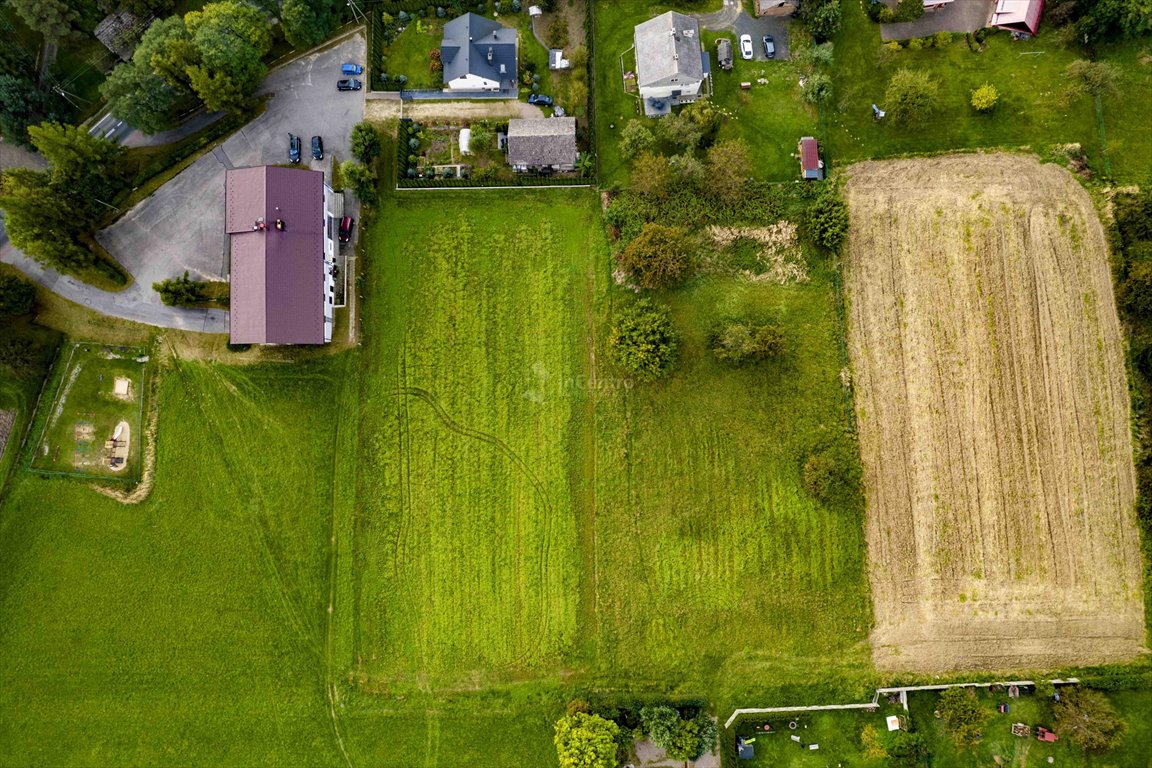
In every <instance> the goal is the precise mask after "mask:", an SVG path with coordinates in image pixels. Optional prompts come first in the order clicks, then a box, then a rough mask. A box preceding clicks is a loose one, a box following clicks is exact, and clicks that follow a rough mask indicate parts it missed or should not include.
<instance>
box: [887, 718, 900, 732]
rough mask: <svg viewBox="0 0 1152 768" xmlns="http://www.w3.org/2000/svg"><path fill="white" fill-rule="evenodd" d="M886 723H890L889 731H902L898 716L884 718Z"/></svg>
mask: <svg viewBox="0 0 1152 768" xmlns="http://www.w3.org/2000/svg"><path fill="white" fill-rule="evenodd" d="M884 722H886V723H888V730H890V731H898V730H900V718H899V717H898V716H897V715H888V717H886V718H884Z"/></svg>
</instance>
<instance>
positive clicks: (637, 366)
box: [608, 299, 680, 381]
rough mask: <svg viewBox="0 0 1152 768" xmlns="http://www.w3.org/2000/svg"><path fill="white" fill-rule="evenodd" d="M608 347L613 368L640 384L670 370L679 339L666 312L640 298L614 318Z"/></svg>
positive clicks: (677, 349)
mask: <svg viewBox="0 0 1152 768" xmlns="http://www.w3.org/2000/svg"><path fill="white" fill-rule="evenodd" d="M608 347H609V348H610V349H611V350H612V356H613V358H614V359H615V360H616V363H617V365H619V366H620V367H621V368H623V369H624V370H626V371H628V372H629V373H631V374H633V375H634V376H636V378H638V379H640V380H641V381H653V380H655V379H659V378H661V377H662V376H664V375H666V374H667V373H668V372H669V371H670V370H671V369H672V365H673V364H674V363H675V362H676V355H677V352H678V351H679V348H680V339H679V336H678V335H677V334H676V331H675V329H674V328H673V327H672V319H671V318H670V317H669V316H668V310H666V309H664V308H663V307H660V306H657V305H656V304H654V303H653V302H651V301H649V300H648V299H640V300H639V301H637V302H635V303H633V304H631V305H630V306H628V307H626V308H625V309H624V310H622V311H621V312H620V313H619V314H618V315H617V316H616V318H615V319H614V321H613V323H612V330H611V332H610V333H609V335H608Z"/></svg>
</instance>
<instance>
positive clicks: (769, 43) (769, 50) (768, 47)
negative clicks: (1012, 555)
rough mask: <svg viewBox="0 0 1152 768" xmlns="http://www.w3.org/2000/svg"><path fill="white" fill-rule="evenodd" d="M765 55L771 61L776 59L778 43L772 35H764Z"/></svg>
mask: <svg viewBox="0 0 1152 768" xmlns="http://www.w3.org/2000/svg"><path fill="white" fill-rule="evenodd" d="M764 55H765V56H767V57H768V58H770V59H774V58H776V41H775V40H773V39H772V35H764Z"/></svg>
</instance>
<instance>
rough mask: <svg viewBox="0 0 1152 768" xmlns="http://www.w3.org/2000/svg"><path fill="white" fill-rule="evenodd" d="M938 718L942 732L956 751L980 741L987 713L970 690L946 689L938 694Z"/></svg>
mask: <svg viewBox="0 0 1152 768" xmlns="http://www.w3.org/2000/svg"><path fill="white" fill-rule="evenodd" d="M939 710H940V717H941V719H942V720H943V723H944V730H945V732H947V734H948V736H949V737H951V739H952V742H953V743H954V744H955V745H956V747H957V748H958V749H962V750H963V749H968V748H970V747H972V746H973V745H975V744H976V742H977V741H978V740H979V739H980V728H981V726H983V725H984V721H985V720H987V718H988V712H987V711H986V710H985V709H984V708H983V707H982V706H981V705H980V702H979V701H978V700H977V699H976V693H975V692H974V691H973V690H972V689H971V688H948V689H946V690H945V691H943V692H942V693H941V694H940V706H939Z"/></svg>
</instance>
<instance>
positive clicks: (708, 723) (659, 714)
mask: <svg viewBox="0 0 1152 768" xmlns="http://www.w3.org/2000/svg"><path fill="white" fill-rule="evenodd" d="M640 722H641V724H642V726H643V728H644V731H645V733H647V734H648V738H650V739H651V740H652V743H653V744H655V745H656V746H658V747H660V748H661V749H663V750H664V751H665V752H666V753H667V755H668V757H670V758H671V759H673V760H695V759H697V758H698V757H700V756H701V755H703V754H704V753H705V752H711V751H712V749H713V747H715V746H716V735H717V732H716V724H715V723H714V722H712V718H710V717H708V715H707V713H704V712H700V713H699V714H698V715H696V717H694V718H692V719H691V720H684V719H682V718H681V717H680V713H679V712H677V711H676V710H675V709H673V708H672V707H669V706H647V707H644V708H643V709H641V710H640Z"/></svg>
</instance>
